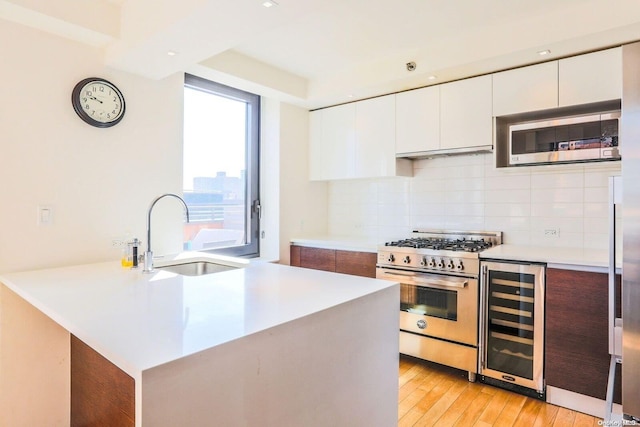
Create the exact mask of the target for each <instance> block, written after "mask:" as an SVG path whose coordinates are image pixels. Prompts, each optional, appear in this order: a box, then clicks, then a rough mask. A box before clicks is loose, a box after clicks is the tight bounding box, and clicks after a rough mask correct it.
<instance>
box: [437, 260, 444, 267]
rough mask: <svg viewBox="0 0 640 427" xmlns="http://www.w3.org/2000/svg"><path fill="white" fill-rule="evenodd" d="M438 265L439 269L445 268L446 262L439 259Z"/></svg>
mask: <svg viewBox="0 0 640 427" xmlns="http://www.w3.org/2000/svg"><path fill="white" fill-rule="evenodd" d="M437 265H438V268H444V261H443V260H441V259H439V260H438V264H437Z"/></svg>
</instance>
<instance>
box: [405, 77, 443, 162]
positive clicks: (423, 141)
mask: <svg viewBox="0 0 640 427" xmlns="http://www.w3.org/2000/svg"><path fill="white" fill-rule="evenodd" d="M439 148H440V86H430V87H425V88H422V89H416V90H410V91H407V92H401V93H398V94H397V95H396V153H415V152H421V151H431V150H437V149H439Z"/></svg>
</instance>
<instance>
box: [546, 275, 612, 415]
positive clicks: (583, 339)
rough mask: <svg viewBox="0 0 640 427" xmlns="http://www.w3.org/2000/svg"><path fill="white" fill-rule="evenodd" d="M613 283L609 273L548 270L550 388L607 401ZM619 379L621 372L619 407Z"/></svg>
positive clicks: (547, 311)
mask: <svg viewBox="0 0 640 427" xmlns="http://www.w3.org/2000/svg"><path fill="white" fill-rule="evenodd" d="M619 279H620V276H618V280H619ZM607 283H608V277H607V274H605V273H593V272H584V271H573V270H560V269H555V268H549V269H547V288H546V290H547V295H546V346H545V377H546V383H547V385H548V386H554V387H558V388H561V389H564V390H569V391H573V392H575V393H580V394H583V395H587V396H591V397H595V398H597V399H602V400H604V399H605V394H606V390H607V379H608V373H609V362H610V356H609V346H608V343H609V341H608V322H607V316H608V308H607V307H608V306H607V295H608V294H607V286H608V285H607ZM618 286H619V283H618ZM618 294H619V293H618ZM618 306H619V304H618ZM618 368H619V366H618ZM619 379H620V372H618V373H617V374H616V392H615V394H614V401H615V402H616V403H620V381H619Z"/></svg>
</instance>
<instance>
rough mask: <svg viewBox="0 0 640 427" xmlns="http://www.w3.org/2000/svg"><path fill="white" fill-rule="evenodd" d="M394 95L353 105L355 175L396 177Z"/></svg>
mask: <svg viewBox="0 0 640 427" xmlns="http://www.w3.org/2000/svg"><path fill="white" fill-rule="evenodd" d="M395 108H396V103H395V96H393V95H387V96H381V97H378V98H373V99H368V100H365V101H360V102H356V144H355V176H356V177H358V178H370V177H379V176H394V175H396V149H395V148H396V147H395V130H396V127H395Z"/></svg>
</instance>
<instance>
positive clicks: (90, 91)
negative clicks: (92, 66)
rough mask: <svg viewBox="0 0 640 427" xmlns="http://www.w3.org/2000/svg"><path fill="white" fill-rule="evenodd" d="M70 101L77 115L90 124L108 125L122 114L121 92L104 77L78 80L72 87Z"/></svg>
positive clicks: (120, 118) (117, 119)
mask: <svg viewBox="0 0 640 427" xmlns="http://www.w3.org/2000/svg"><path fill="white" fill-rule="evenodd" d="M71 102H72V104H73V109H74V110H75V111H76V113H77V114H78V116H80V118H81V119H82V120H84V121H85V122H87V123H89V124H90V125H92V126H96V127H102V128H104V127H110V126H113V125H115V124H117V123H118V122H120V120H122V117H123V116H124V110H125V103H124V96H122V92H120V90H119V89H118V88H117V87H116V86H115V85H114V84H113V83H111V82H108V81H106V80H104V79H100V78H96V77H91V78H88V79H84V80H82V81H80V82H79V83H78V84H77V85H76V86H75V88H74V89H73V92H72V94H71Z"/></svg>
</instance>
